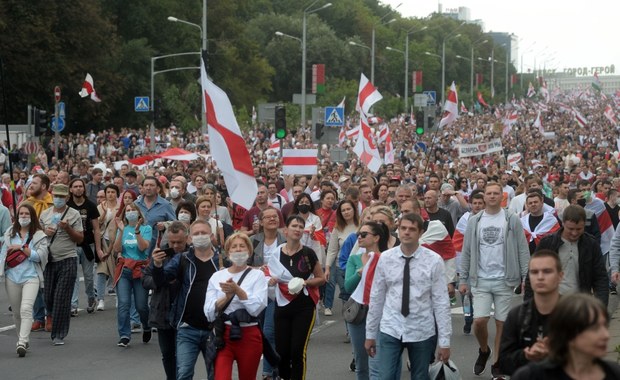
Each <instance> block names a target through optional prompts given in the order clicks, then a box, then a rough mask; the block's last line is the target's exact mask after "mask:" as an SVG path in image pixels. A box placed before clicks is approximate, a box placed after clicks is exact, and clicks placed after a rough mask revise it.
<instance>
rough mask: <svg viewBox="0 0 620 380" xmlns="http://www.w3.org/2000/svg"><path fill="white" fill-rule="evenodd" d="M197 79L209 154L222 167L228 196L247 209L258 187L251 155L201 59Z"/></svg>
mask: <svg viewBox="0 0 620 380" xmlns="http://www.w3.org/2000/svg"><path fill="white" fill-rule="evenodd" d="M200 82H201V85H202V101H203V102H204V105H205V110H206V112H207V124H208V126H209V128H208V129H209V146H210V149H211V155H212V157H213V160H214V161H215V162H216V163H217V166H218V168H219V169H220V170H221V171H222V174H223V176H224V182H225V183H226V187H227V188H228V194H229V195H230V199H232V201H233V202H235V203H237V204H239V205H240V206H241V207H243V208H245V209H248V210H249V209H250V208H251V207H252V204H253V203H254V200H255V199H256V193H257V191H258V186H257V184H256V178H254V167H253V166H252V159H251V158H250V153H249V152H248V148H247V147H246V145H245V140H244V139H243V136H242V135H241V131H240V129H239V125H238V124H237V120H236V119H235V114H234V112H233V109H232V105H231V104H230V100H229V99H228V96H227V95H226V93H225V92H224V91H222V89H220V88H219V87H217V86H216V85H215V84H214V83H213V82H211V81H210V80H209V78H207V71H206V69H205V63H204V60H203V59H201V61H200Z"/></svg>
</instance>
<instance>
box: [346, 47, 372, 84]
mask: <svg viewBox="0 0 620 380" xmlns="http://www.w3.org/2000/svg"><path fill="white" fill-rule="evenodd" d="M349 45H351V46H357V47H361V48H364V49H366V50H368V51H369V52H370V55H372V49H371V48H370V46H366V45H364V44H358V43H357V42H354V41H349ZM371 61H372V59H371ZM370 81H371V82H372V79H371V80H370Z"/></svg>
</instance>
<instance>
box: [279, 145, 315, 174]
mask: <svg viewBox="0 0 620 380" xmlns="http://www.w3.org/2000/svg"><path fill="white" fill-rule="evenodd" d="M317 153H318V151H317V150H316V149H283V150H282V174H299V175H315V174H316V173H317V165H318V164H317V162H318V160H317Z"/></svg>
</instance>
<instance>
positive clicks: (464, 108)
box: [461, 100, 469, 113]
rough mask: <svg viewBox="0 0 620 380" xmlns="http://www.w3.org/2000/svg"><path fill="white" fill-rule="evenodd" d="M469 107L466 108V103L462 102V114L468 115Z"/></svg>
mask: <svg viewBox="0 0 620 380" xmlns="http://www.w3.org/2000/svg"><path fill="white" fill-rule="evenodd" d="M468 112H469V111H468V110H467V107H465V103H463V101H462V100H461V113H468Z"/></svg>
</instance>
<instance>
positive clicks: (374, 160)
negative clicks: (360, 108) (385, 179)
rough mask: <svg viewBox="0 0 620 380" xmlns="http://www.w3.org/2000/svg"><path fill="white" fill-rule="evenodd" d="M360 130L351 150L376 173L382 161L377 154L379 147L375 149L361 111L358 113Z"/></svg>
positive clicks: (364, 116)
mask: <svg viewBox="0 0 620 380" xmlns="http://www.w3.org/2000/svg"><path fill="white" fill-rule="evenodd" d="M360 131H361V133H360V136H358V138H357V142H356V143H355V146H354V147H353V151H354V152H355V154H357V156H358V157H359V159H360V161H361V162H362V163H363V164H364V165H366V166H367V167H368V169H370V170H371V171H372V172H374V173H376V172H378V171H379V168H381V164H382V163H383V161H382V160H381V156H380V155H379V149H377V145H376V144H375V142H374V141H373V138H372V131H371V130H370V127H369V126H368V120H367V119H366V115H365V114H364V113H363V112H362V113H360Z"/></svg>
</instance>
